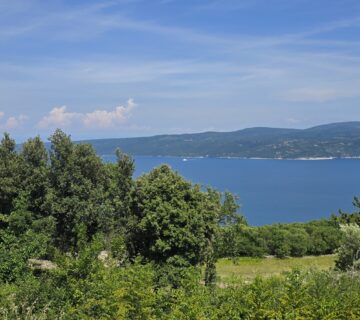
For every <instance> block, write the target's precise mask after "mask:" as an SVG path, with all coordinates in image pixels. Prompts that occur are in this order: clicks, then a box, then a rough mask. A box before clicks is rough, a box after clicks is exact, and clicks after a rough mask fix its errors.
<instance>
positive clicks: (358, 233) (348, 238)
mask: <svg viewBox="0 0 360 320" xmlns="http://www.w3.org/2000/svg"><path fill="white" fill-rule="evenodd" d="M340 229H341V231H342V233H343V238H342V241H341V245H340V247H339V249H338V258H337V260H336V267H337V268H338V269H340V270H350V269H357V270H358V269H360V227H359V226H358V225H356V224H348V225H340Z"/></svg>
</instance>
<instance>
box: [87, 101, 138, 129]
mask: <svg viewBox="0 0 360 320" xmlns="http://www.w3.org/2000/svg"><path fill="white" fill-rule="evenodd" d="M135 105H136V104H135V103H134V100H133V99H129V100H128V101H127V105H126V106H118V107H116V108H115V109H114V110H113V111H106V110H95V111H93V112H90V113H86V114H84V115H83V119H82V122H83V124H84V125H85V126H86V127H101V128H108V127H112V126H113V125H114V124H116V123H122V122H124V121H125V120H127V118H128V117H129V115H130V113H131V111H132V109H133V108H134V107H135Z"/></svg>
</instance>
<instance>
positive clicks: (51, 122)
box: [38, 106, 81, 128]
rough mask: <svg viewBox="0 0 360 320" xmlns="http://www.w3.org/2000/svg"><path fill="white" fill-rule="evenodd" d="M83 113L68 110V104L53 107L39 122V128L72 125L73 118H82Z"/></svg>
mask: <svg viewBox="0 0 360 320" xmlns="http://www.w3.org/2000/svg"><path fill="white" fill-rule="evenodd" d="M80 117H81V114H80V113H76V112H67V111H66V106H62V107H55V108H54V109H52V110H51V111H50V112H49V114H48V115H46V116H45V117H43V118H42V119H41V120H40V121H39V123H38V127H39V128H48V127H52V126H55V127H65V126H68V125H70V124H71V123H72V122H73V120H75V119H77V118H80Z"/></svg>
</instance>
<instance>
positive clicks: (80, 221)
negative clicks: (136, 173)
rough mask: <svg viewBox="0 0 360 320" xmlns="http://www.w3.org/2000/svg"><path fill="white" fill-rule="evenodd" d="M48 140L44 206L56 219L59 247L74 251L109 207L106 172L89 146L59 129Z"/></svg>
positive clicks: (92, 231)
mask: <svg viewBox="0 0 360 320" xmlns="http://www.w3.org/2000/svg"><path fill="white" fill-rule="evenodd" d="M50 141H51V152H50V161H51V168H50V185H51V187H50V191H49V193H48V196H47V208H48V210H49V211H50V212H51V214H52V215H53V217H54V218H55V219H56V241H57V244H58V245H59V247H60V248H61V249H63V250H69V249H73V250H75V251H77V250H78V249H79V247H80V246H81V245H82V244H84V243H85V242H87V241H88V240H90V239H91V238H92V236H93V235H94V234H95V233H97V232H98V231H99V225H101V219H102V216H103V215H105V213H106V212H107V211H108V210H110V209H109V207H108V205H107V201H106V199H105V188H106V184H107V175H106V172H105V170H104V165H103V164H102V161H101V159H100V158H99V157H98V156H97V155H96V153H95V151H94V149H93V148H92V147H91V146H90V145H88V144H74V143H72V141H71V139H70V136H67V135H66V134H65V133H63V132H62V131H61V130H57V131H55V133H54V134H53V135H52V136H51V138H50Z"/></svg>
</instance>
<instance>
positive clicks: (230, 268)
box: [216, 255, 336, 282]
mask: <svg viewBox="0 0 360 320" xmlns="http://www.w3.org/2000/svg"><path fill="white" fill-rule="evenodd" d="M335 258H336V257H335V255H326V256H306V257H301V258H286V259H277V258H246V257H244V258H238V259H236V260H232V259H220V260H219V261H218V262H217V264H216V269H217V276H218V282H228V281H232V280H236V278H242V279H244V280H251V279H254V278H255V277H256V276H261V277H270V276H273V275H279V274H281V273H282V272H285V271H291V270H292V269H301V270H306V269H317V270H328V269H330V268H333V267H334V266H335Z"/></svg>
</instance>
